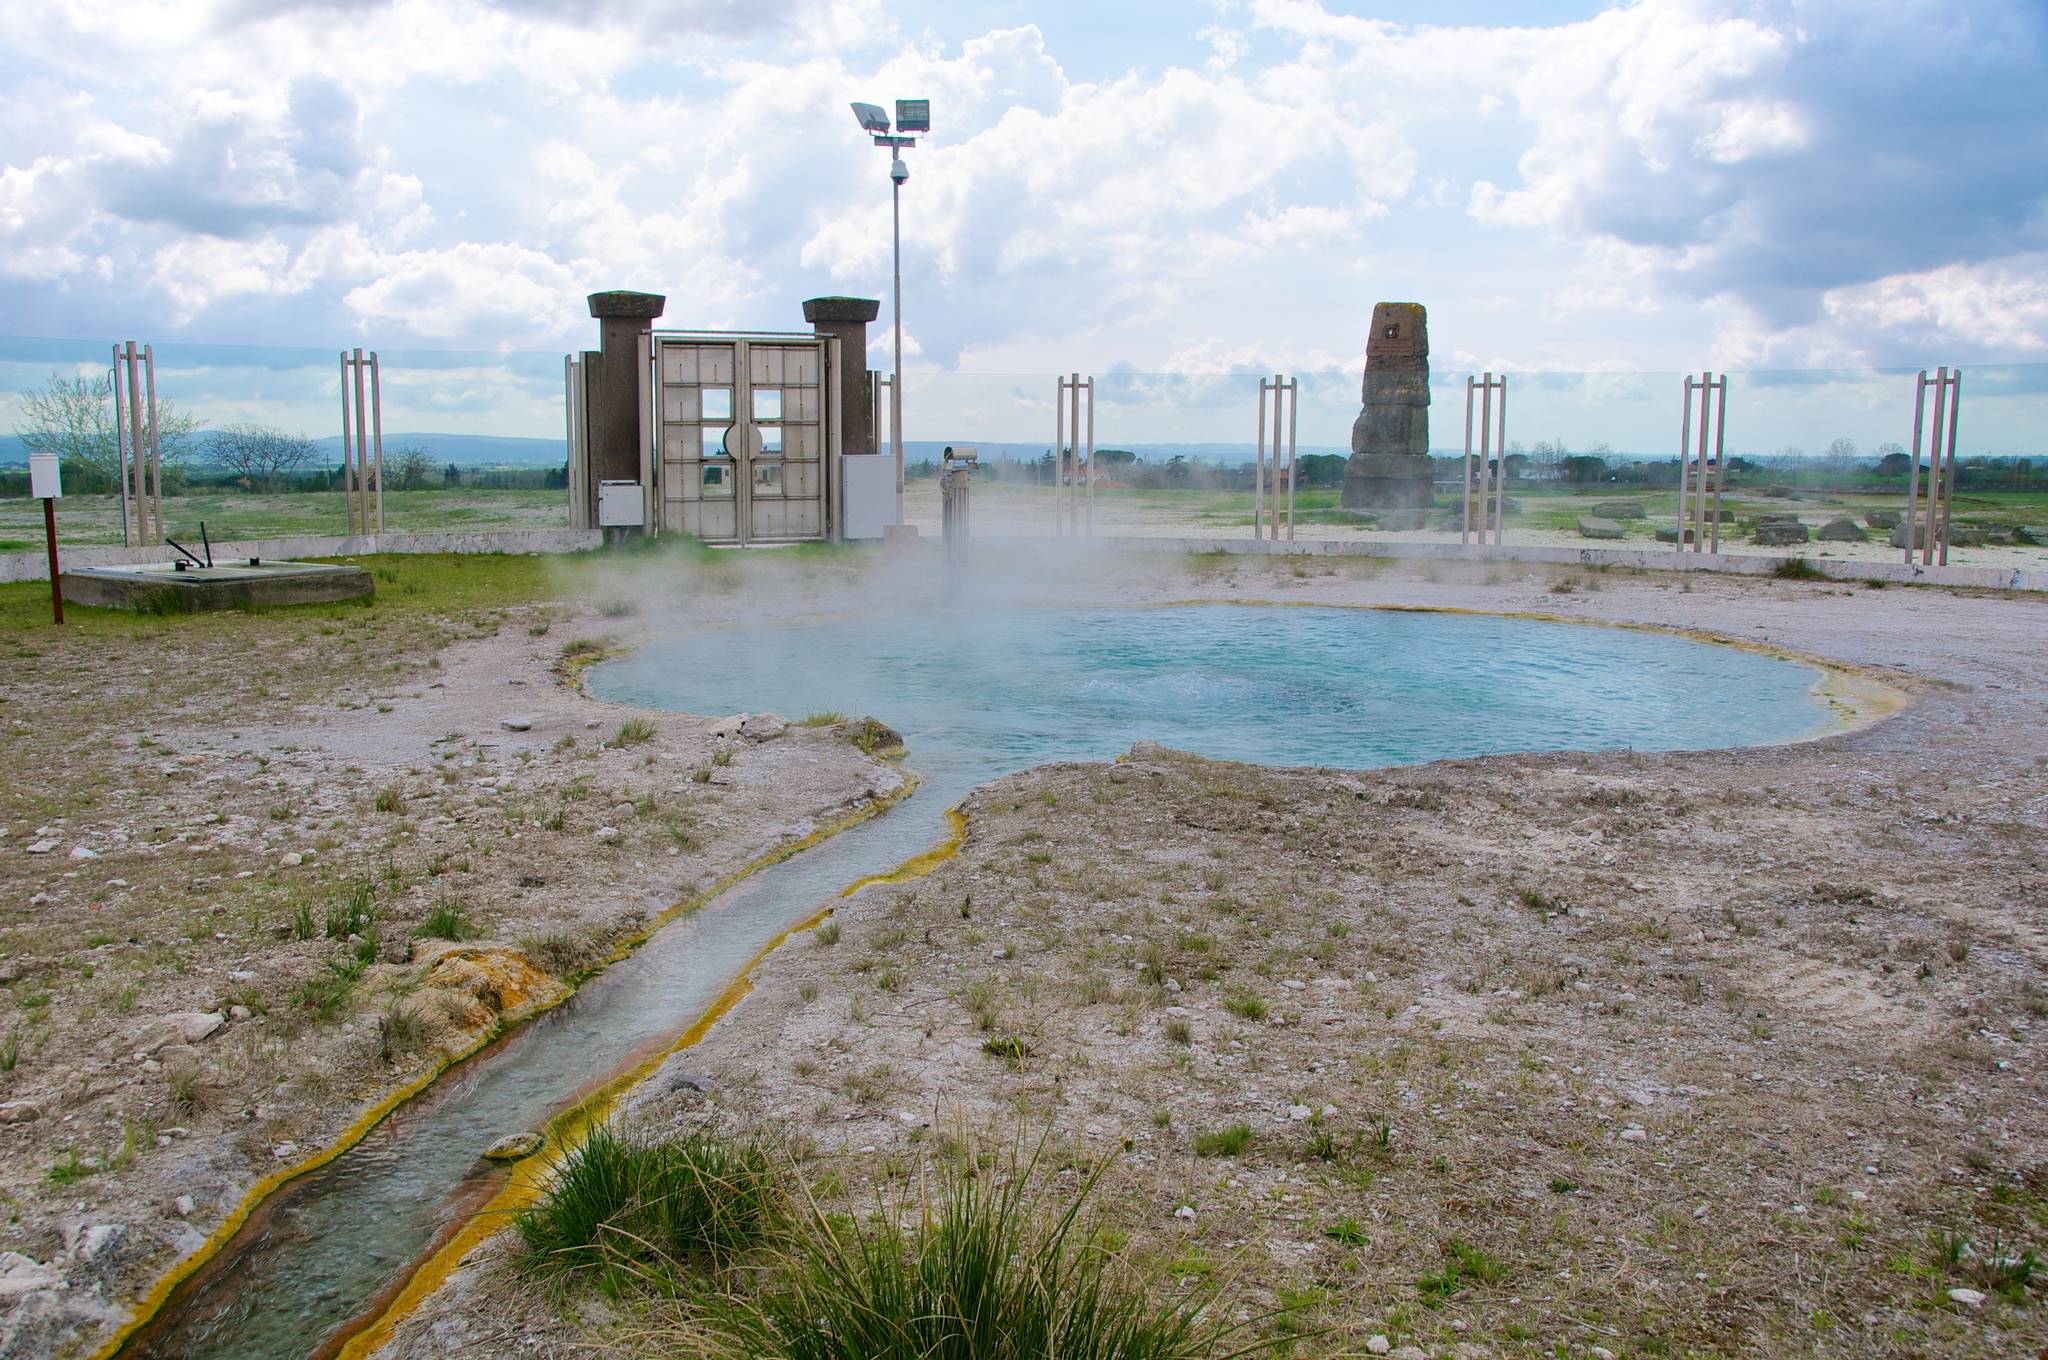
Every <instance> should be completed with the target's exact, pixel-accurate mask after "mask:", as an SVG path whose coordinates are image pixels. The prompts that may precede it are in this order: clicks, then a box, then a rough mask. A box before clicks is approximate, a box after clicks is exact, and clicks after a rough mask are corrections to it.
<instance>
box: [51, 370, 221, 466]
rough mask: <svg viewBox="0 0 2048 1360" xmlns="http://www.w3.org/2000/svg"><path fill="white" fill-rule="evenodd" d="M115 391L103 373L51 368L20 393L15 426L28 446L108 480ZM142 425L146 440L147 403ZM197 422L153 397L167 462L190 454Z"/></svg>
mask: <svg viewBox="0 0 2048 1360" xmlns="http://www.w3.org/2000/svg"><path fill="white" fill-rule="evenodd" d="M113 396H114V394H113V386H112V384H111V383H109V382H108V380H107V375H106V374H104V373H96V374H94V375H92V376H91V377H83V376H79V377H69V378H67V377H65V376H64V375H63V374H62V373H52V374H51V375H50V381H49V382H48V383H47V384H45V385H44V386H42V387H31V388H29V389H28V390H27V391H25V392H23V393H22V394H21V412H22V416H23V417H24V419H23V421H22V423H20V424H18V425H16V426H15V427H14V432H15V433H16V434H18V435H20V436H21V442H22V446H23V447H24V448H27V449H29V450H30V451H31V452H35V453H54V454H56V455H57V458H58V461H60V462H64V463H77V464H83V465H84V466H85V467H87V468H89V469H91V470H92V472H93V474H94V475H95V477H96V478H103V479H105V481H106V482H107V483H108V484H109V485H111V484H112V483H113V481H114V479H115V478H116V477H117V476H119V474H120V457H121V454H120V444H119V442H118V436H117V435H116V433H115V428H114V400H113ZM142 426H143V437H144V439H145V440H147V438H148V430H149V417H148V412H147V409H146V408H145V410H144V413H143V420H142ZM198 428H199V422H198V420H196V419H195V418H194V417H192V416H188V415H186V414H185V413H184V412H182V411H180V410H178V408H177V407H176V406H175V405H173V404H172V402H171V401H170V400H169V399H168V398H165V397H158V398H157V402H156V432H157V452H158V456H159V457H160V458H161V459H162V460H163V462H164V464H165V465H166V466H168V467H175V466H177V465H178V464H180V463H182V462H184V461H185V460H186V459H187V458H188V457H190V455H191V453H192V443H193V435H194V432H195V431H197V430H198ZM146 446H147V445H146V444H145V447H146Z"/></svg>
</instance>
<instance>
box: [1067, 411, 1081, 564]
mask: <svg viewBox="0 0 2048 1360" xmlns="http://www.w3.org/2000/svg"><path fill="white" fill-rule="evenodd" d="M1067 402H1068V406H1067V442H1069V443H1070V444H1072V445H1073V446H1074V460H1073V466H1074V484H1073V486H1072V488H1071V489H1070V490H1069V491H1068V493H1067V525H1068V532H1070V533H1072V534H1074V535H1075V536H1076V537H1078V536H1079V535H1080V533H1081V375H1080V373H1078V372H1075V373H1072V374H1069V375H1068V378H1067Z"/></svg>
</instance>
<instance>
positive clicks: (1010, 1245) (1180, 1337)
mask: <svg viewBox="0 0 2048 1360" xmlns="http://www.w3.org/2000/svg"><path fill="white" fill-rule="evenodd" d="M1031 1173H1032V1166H1031V1165H1030V1164H1029V1163H1028V1162H1027V1163H1025V1164H1024V1165H1016V1164H1013V1165H1011V1166H1009V1167H1006V1168H1000V1169H998V1170H996V1171H993V1172H991V1171H984V1172H981V1173H980V1174H977V1175H966V1174H963V1175H961V1176H959V1177H957V1178H951V1179H949V1181H948V1183H947V1184H946V1185H945V1186H944V1187H943V1190H942V1193H941V1194H940V1195H939V1196H938V1197H937V1202H936V1203H933V1202H930V1201H929V1200H928V1201H927V1202H926V1204H925V1205H924V1206H923V1213H922V1215H921V1222H920V1224H919V1226H918V1227H917V1228H916V1229H915V1230H911V1229H907V1228H905V1227H904V1226H903V1225H902V1220H903V1219H904V1218H905V1217H906V1216H907V1215H906V1214H904V1213H901V1212H897V1211H895V1210H896V1208H901V1207H903V1206H895V1207H892V1208H891V1209H890V1210H887V1211H884V1212H881V1213H877V1214H873V1215H870V1216H867V1217H865V1218H863V1219H861V1220H858V1221H856V1220H852V1219H849V1218H847V1217H845V1216H843V1215H828V1214H826V1213H825V1212H823V1211H822V1210H820V1209H819V1208H818V1207H817V1206H816V1205H815V1204H813V1205H811V1206H810V1208H809V1211H808V1212H807V1213H805V1214H803V1215H802V1216H801V1218H800V1219H799V1220H798V1222H797V1223H796V1224H795V1225H794V1230H793V1231H792V1233H791V1234H790V1241H789V1242H788V1244H787V1249H786V1250H785V1251H784V1252H783V1253H780V1255H781V1257H782V1260H781V1262H780V1269H779V1270H778V1271H777V1272H776V1274H775V1275H774V1276H773V1277H772V1278H771V1280H770V1283H769V1284H768V1286H767V1287H766V1288H765V1289H764V1290H763V1291H762V1293H761V1294H760V1296H759V1297H757V1298H756V1299H753V1300H751V1301H749V1302H747V1303H744V1304H738V1305H731V1306H727V1307H725V1308H723V1309H721V1310H720V1311H718V1312H716V1313H714V1314H713V1315H712V1316H711V1319H710V1321H709V1326H708V1330H709V1333H710V1336H709V1340H710V1343H711V1348H712V1351H713V1353H714V1354H716V1355H720V1356H725V1357H740V1356H746V1357H750V1360H751V1358H752V1357H768V1356H772V1357H777V1360H924V1358H925V1357H932V1356H960V1357H970V1356H971V1357H974V1360H1141V1358H1142V1360H1194V1357H1198V1356H1211V1355H1215V1354H1217V1353H1218V1352H1219V1350H1220V1348H1221V1346H1222V1343H1223V1341H1224V1339H1225V1338H1226V1337H1228V1336H1229V1335H1231V1334H1232V1333H1234V1332H1236V1331H1238V1330H1241V1329H1242V1327H1243V1326H1244V1325H1246V1324H1239V1326H1238V1327H1233V1328H1225V1327H1222V1326H1220V1325H1219V1324H1218V1323H1216V1322H1215V1321H1213V1320H1212V1319H1213V1317H1214V1315H1215V1314H1216V1313H1217V1312H1219V1311H1220V1310H1217V1309H1213V1308H1211V1307H1210V1305H1211V1302H1212V1300H1211V1298H1210V1296H1209V1292H1208V1291H1207V1290H1205V1289H1192V1290H1189V1291H1187V1292H1185V1293H1182V1294H1180V1295H1179V1296H1178V1297H1176V1298H1174V1299H1173V1300H1171V1301H1170V1302H1167V1303H1163V1304H1154V1303H1153V1302H1151V1300H1150V1299H1149V1298H1148V1296H1147V1293H1146V1290H1145V1289H1144V1287H1143V1285H1142V1282H1140V1281H1137V1280H1134V1279H1132V1278H1130V1277H1129V1276H1127V1275H1126V1274H1125V1273H1124V1272H1123V1271H1122V1270H1121V1268H1120V1267H1119V1263H1118V1261H1117V1258H1115V1257H1114V1256H1112V1255H1111V1254H1109V1253H1107V1252H1104V1251H1101V1250H1098V1249H1095V1248H1093V1247H1091V1246H1090V1245H1089V1244H1088V1243H1087V1242H1086V1241H1085V1240H1084V1239H1085V1238H1086V1236H1087V1234H1086V1233H1085V1232H1083V1233H1076V1232H1075V1231H1074V1228H1075V1225H1076V1223H1077V1222H1078V1220H1079V1218H1080V1214H1081V1209H1082V1207H1083V1205H1084V1204H1085V1202H1086V1200H1087V1198H1088V1196H1089V1195H1090V1194H1091V1193H1092V1191H1093V1190H1094V1188H1095V1185H1096V1183H1097V1182H1098V1181H1099V1180H1100V1178H1101V1175H1102V1170H1101V1169H1100V1168H1098V1169H1097V1170H1096V1171H1095V1173H1094V1174H1093V1175H1091V1176H1090V1177H1089V1178H1088V1180H1087V1181H1086V1182H1085V1183H1084V1184H1083V1185H1082V1186H1081V1187H1080V1189H1079V1190H1078V1191H1077V1192H1076V1193H1075V1195H1074V1197H1073V1199H1072V1200H1070V1201H1069V1202H1067V1203H1066V1204H1064V1205H1059V1206H1054V1207H1050V1208H1048V1207H1042V1206H1041V1205H1040V1204H1039V1203H1038V1202H1037V1201H1036V1200H1035V1198H1034V1196H1033V1195H1032V1194H1031V1192H1030V1189H1029V1186H1030V1183H1031V1181H1032V1179H1033V1178H1032V1174H1031ZM1254 1349H1257V1348H1254ZM678 1353H681V1352H678ZM689 1353H691V1354H695V1353H697V1350H696V1349H694V1348H693V1349H692V1350H691V1351H690V1352H689ZM1237 1353H1239V1354H1244V1353H1247V1352H1246V1351H1244V1350H1241V1349H1240V1350H1239V1351H1238V1352H1237Z"/></svg>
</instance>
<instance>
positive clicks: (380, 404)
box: [370, 350, 384, 534]
mask: <svg viewBox="0 0 2048 1360" xmlns="http://www.w3.org/2000/svg"><path fill="white" fill-rule="evenodd" d="M379 377H380V375H379V374H378V372H377V351H376V350H371V351H370V431H371V443H372V450H371V451H372V452H373V453H374V454H375V455H376V459H377V465H376V468H377V532H378V533H380V534H381V533H383V532H384V390H383V388H382V386H381V385H380V383H379V381H378V379H379Z"/></svg>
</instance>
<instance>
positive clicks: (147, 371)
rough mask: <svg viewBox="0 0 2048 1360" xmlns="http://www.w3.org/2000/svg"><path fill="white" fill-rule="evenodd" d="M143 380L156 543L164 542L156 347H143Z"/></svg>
mask: <svg viewBox="0 0 2048 1360" xmlns="http://www.w3.org/2000/svg"><path fill="white" fill-rule="evenodd" d="M142 380H143V383H144V385H145V387H146V388H147V389H148V392H149V513H150V523H151V527H152V531H153V532H154V533H155V536H156V541H157V542H158V543H161V542H163V541H164V458H163V441H162V440H161V439H159V438H158V437H157V425H156V347H155V346H154V345H144V346H143V347H142Z"/></svg>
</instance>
